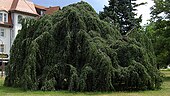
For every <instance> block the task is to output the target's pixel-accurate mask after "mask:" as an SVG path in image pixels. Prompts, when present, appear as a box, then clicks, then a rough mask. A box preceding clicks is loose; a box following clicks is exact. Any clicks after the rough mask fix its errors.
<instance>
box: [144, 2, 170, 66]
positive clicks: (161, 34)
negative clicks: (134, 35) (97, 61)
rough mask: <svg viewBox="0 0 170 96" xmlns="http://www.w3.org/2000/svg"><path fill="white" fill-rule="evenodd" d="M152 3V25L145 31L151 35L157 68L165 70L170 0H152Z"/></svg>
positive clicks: (168, 56) (169, 49) (169, 54)
mask: <svg viewBox="0 0 170 96" xmlns="http://www.w3.org/2000/svg"><path fill="white" fill-rule="evenodd" d="M154 3H155V5H154V6H153V7H152V8H151V10H152V12H151V16H152V19H151V21H152V23H151V24H149V25H148V26H147V28H146V29H147V31H148V32H150V33H151V34H152V41H153V43H154V49H155V53H156V57H157V61H158V68H166V66H167V65H168V64H169V62H170V43H169V42H170V35H169V34H170V0H154Z"/></svg>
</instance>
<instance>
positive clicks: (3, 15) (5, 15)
mask: <svg viewBox="0 0 170 96" xmlns="http://www.w3.org/2000/svg"><path fill="white" fill-rule="evenodd" d="M0 14H1V15H0V16H1V19H0V22H8V13H7V12H3V11H0Z"/></svg>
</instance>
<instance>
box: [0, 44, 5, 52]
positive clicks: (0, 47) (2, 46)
mask: <svg viewBox="0 0 170 96" xmlns="http://www.w3.org/2000/svg"><path fill="white" fill-rule="evenodd" d="M0 52H4V44H0Z"/></svg>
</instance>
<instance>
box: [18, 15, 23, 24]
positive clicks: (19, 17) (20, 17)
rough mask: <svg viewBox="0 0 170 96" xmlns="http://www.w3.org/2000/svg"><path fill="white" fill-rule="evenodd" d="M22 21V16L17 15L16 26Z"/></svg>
mask: <svg viewBox="0 0 170 96" xmlns="http://www.w3.org/2000/svg"><path fill="white" fill-rule="evenodd" d="M22 19H23V16H22V15H18V24H21V23H22V22H21V21H22Z"/></svg>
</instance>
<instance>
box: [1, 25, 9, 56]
mask: <svg viewBox="0 0 170 96" xmlns="http://www.w3.org/2000/svg"><path fill="white" fill-rule="evenodd" d="M1 29H5V32H4V36H0V39H1V40H0V44H2V43H3V44H4V52H3V54H8V56H9V52H10V48H11V41H10V38H11V28H6V27H0V30H1ZM8 58H9V57H8Z"/></svg>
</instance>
